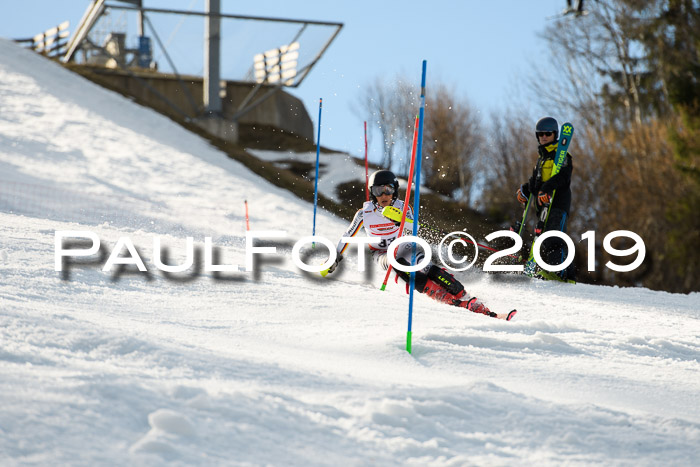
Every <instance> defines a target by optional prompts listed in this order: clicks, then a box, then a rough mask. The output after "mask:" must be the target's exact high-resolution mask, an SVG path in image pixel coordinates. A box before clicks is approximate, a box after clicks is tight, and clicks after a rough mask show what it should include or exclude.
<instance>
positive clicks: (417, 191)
mask: <svg viewBox="0 0 700 467" xmlns="http://www.w3.org/2000/svg"><path fill="white" fill-rule="evenodd" d="M427 67H428V62H427V61H426V60H423V74H422V77H421V81H420V113H419V114H418V119H419V120H420V121H419V123H418V146H417V149H416V183H415V185H414V186H415V188H414V193H415V197H414V198H413V216H414V217H413V236H414V237H417V236H418V221H419V219H418V211H419V209H420V171H421V159H422V153H423V120H424V117H425V71H426V69H427ZM415 264H416V244H415V243H414V244H413V255H412V257H411V266H413V265H415ZM415 286H416V273H415V271H411V280H410V282H409V286H408V332H407V333H406V350H407V351H408V353H411V348H412V337H413V330H412V326H413V289H414V288H415Z"/></svg>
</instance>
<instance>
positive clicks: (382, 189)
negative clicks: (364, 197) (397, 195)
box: [370, 185, 396, 196]
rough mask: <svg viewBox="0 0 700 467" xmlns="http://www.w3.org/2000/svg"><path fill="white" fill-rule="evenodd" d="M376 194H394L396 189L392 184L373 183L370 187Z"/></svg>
mask: <svg viewBox="0 0 700 467" xmlns="http://www.w3.org/2000/svg"><path fill="white" fill-rule="evenodd" d="M370 191H372V194H373V195H374V196H382V195H393V194H394V192H395V191H396V190H395V189H394V187H393V186H392V185H372V187H371V188H370Z"/></svg>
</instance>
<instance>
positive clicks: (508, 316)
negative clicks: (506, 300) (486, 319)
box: [495, 310, 518, 321]
mask: <svg viewBox="0 0 700 467" xmlns="http://www.w3.org/2000/svg"><path fill="white" fill-rule="evenodd" d="M517 312H518V310H510V311H509V312H508V313H496V316H495V318H498V319H504V320H506V321H510V320H511V319H513V316H515V314H516V313H517Z"/></svg>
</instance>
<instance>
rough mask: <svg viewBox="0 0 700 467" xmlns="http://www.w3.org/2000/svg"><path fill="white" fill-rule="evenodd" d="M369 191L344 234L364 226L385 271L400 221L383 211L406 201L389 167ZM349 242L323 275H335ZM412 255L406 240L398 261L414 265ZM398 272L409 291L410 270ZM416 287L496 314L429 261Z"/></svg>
mask: <svg viewBox="0 0 700 467" xmlns="http://www.w3.org/2000/svg"><path fill="white" fill-rule="evenodd" d="M369 190H370V201H365V202H364V204H363V205H362V209H360V210H358V211H357V213H356V214H355V217H354V218H353V220H352V222H351V223H350V226H349V227H348V229H347V230H346V231H345V233H344V234H343V237H354V236H355V235H357V233H358V232H359V231H360V228H362V227H364V229H365V233H366V234H367V236H369V237H372V238H375V239H376V242H374V243H370V244H369V249H370V251H371V252H372V258H373V259H374V261H375V262H376V263H378V264H379V265H380V266H381V267H382V268H383V269H384V270H387V269H388V268H389V258H387V249H388V248H389V245H390V244H391V242H393V241H394V240H396V238H397V237H398V235H399V226H400V224H399V223H398V222H395V221H393V220H391V219H388V218H386V217H384V216H383V215H382V210H383V209H384V208H385V207H387V206H394V207H395V208H397V209H401V210H402V209H403V205H404V203H403V201H401V200H400V199H398V198H399V180H398V179H397V178H396V175H394V173H393V172H391V171H389V170H378V171H376V172H374V173H373V174H372V175H371V176H370V177H369ZM406 217H407V218H408V219H413V211H412V210H411V208H410V207H409V208H408V211H407V213H406ZM349 245H350V244H349V243H345V242H343V241H342V240H341V241H340V242H338V246H337V253H338V257H337V259H336V260H335V263H333V265H332V266H331V267H330V268H328V269H327V270H325V271H322V272H321V275H322V276H325V275H326V274H331V273H333V272H334V271H335V270H336V268H337V267H338V264H339V263H340V262H341V261H342V260H343V253H345V250H347V248H348V246H349ZM412 255H413V247H412V244H411V243H403V244H401V245H400V246H399V247H398V248H397V249H396V262H398V263H400V264H403V265H405V266H410V264H411V257H412ZM423 257H424V255H423V253H422V252H418V253H417V257H416V261H417V262H420V261H421V260H422V259H423ZM394 271H395V272H396V274H397V276H398V277H400V278H401V279H403V280H404V281H405V282H406V290H408V283H409V280H410V273H408V272H403V271H398V270H396V269H394ZM398 277H397V281H398ZM415 290H416V291H417V292H420V293H424V294H427V295H429V296H430V297H431V298H433V299H434V300H437V301H439V302H441V303H447V304H449V305H454V306H458V307H463V308H466V309H468V310H470V311H473V312H475V313H483V314H485V315H488V316H494V317H495V316H496V314H495V313H492V312H491V311H490V310H489V309H488V308H486V307H485V306H484V305H483V304H482V303H481V302H480V301H478V300H477V299H476V297H471V298H469V297H468V296H467V295H466V293H465V291H464V286H463V285H462V284H461V283H460V282H459V281H458V280H457V279H455V277H454V276H453V275H452V274H450V273H449V272H447V271H446V270H445V269H443V268H440V267H438V266H436V265H434V264H432V263H429V264H428V265H427V266H426V267H425V268H423V269H422V270H420V271H416V279H415Z"/></svg>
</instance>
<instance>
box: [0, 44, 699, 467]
mask: <svg viewBox="0 0 700 467" xmlns="http://www.w3.org/2000/svg"><path fill="white" fill-rule="evenodd" d="M246 199H247V200H248V203H249V207H250V224H251V228H252V229H256V230H285V231H286V232H287V240H285V241H283V242H278V243H276V245H277V247H278V249H279V254H278V255H276V256H275V255H266V256H264V257H263V259H262V260H261V261H259V262H258V265H257V266H258V271H259V272H257V273H252V272H245V271H239V272H228V273H223V274H222V275H221V276H219V277H217V276H216V275H214V274H213V273H211V272H205V271H201V272H200V273H199V275H198V276H196V277H189V278H188V277H187V273H178V274H175V276H177V278H172V277H171V278H168V277H165V276H164V274H163V273H161V272H159V271H158V270H156V269H155V267H154V263H153V237H154V236H160V238H161V240H162V241H163V244H165V245H168V246H170V247H171V253H172V262H173V263H177V262H179V261H181V260H182V259H183V258H184V245H185V238H186V237H187V236H192V237H194V241H195V243H196V244H197V245H198V246H199V247H201V246H202V245H203V243H204V237H207V236H208V237H212V238H213V242H214V244H215V245H216V246H217V247H219V248H220V250H221V253H222V255H221V259H220V262H221V263H225V264H238V265H239V266H240V267H241V268H242V267H243V265H244V263H245V237H244V234H245V221H244V208H243V201H244V200H246ZM312 215H313V213H312V206H311V205H309V204H308V203H306V202H302V201H299V200H297V199H296V198H294V197H292V196H290V195H289V193H287V192H285V191H282V190H280V189H278V188H276V187H275V186H273V185H271V184H269V183H268V182H266V181H264V180H262V179H260V178H259V177H257V176H255V175H253V174H251V173H250V172H248V171H247V170H246V169H245V168H244V167H243V166H241V165H240V164H238V163H236V162H235V161H232V160H230V159H228V158H227V157H226V156H225V155H224V154H222V153H220V152H218V151H216V150H215V149H213V148H212V147H211V146H209V145H208V144H207V143H206V142H205V141H203V140H201V139H199V138H198V137H196V136H193V135H191V134H189V133H187V132H186V131H184V130H183V129H181V128H180V127H178V126H177V125H175V124H173V123H172V122H171V121H169V120H168V119H165V118H163V117H162V116H160V115H158V114H156V113H155V112H152V111H150V110H148V109H144V108H142V107H139V106H137V105H134V104H133V103H131V102H130V101H128V100H126V99H124V98H123V97H121V96H118V95H115V94H112V93H110V92H108V91H105V90H103V89H101V88H99V87H97V86H95V85H93V84H91V83H89V82H87V81H85V80H83V79H81V78H79V77H77V76H75V75H73V74H71V73H69V72H67V71H65V70H63V69H62V68H60V67H59V66H57V65H55V64H53V63H51V62H49V61H47V60H45V59H43V58H40V57H38V56H35V55H33V54H31V53H29V52H27V51H24V50H22V49H19V48H18V47H17V46H15V45H14V44H11V43H9V42H7V41H5V40H0V277H1V278H2V279H1V280H0V375H1V377H0V400H1V401H2V402H3V403H2V408H1V409H0V462H1V463H2V464H3V465H17V464H42V465H47V464H49V465H60V464H84V465H95V464H118V465H132V464H136V465H162V464H163V463H172V464H181V465H193V464H194V465H198V464H199V465H218V464H227V465H262V464H271V465H290V464H291V465H365V464H378V465H407V464H408V465H534V464H537V465H560V464H573V465H579V464H605V465H619V464H624V465H632V464H634V465H660V464H664V465H697V460H698V458H700V337H699V336H700V294H697V293H696V294H691V295H673V294H667V293H663V292H653V291H649V290H646V289H620V288H612V287H596V286H587V285H576V286H569V285H565V284H550V283H540V282H537V283H532V282H529V281H523V280H517V279H510V280H506V279H499V278H497V277H494V276H486V275H483V274H479V273H476V272H475V273H471V274H462V275H460V276H459V277H460V278H461V279H463V280H464V282H465V284H466V286H467V289H468V291H469V292H470V293H472V294H474V295H477V296H479V297H481V298H483V300H484V301H485V302H486V303H487V304H488V305H489V306H490V307H491V308H492V309H495V310H499V311H501V310H507V309H510V308H518V309H519V310H521V311H520V313H519V314H518V316H517V317H516V319H515V320H514V321H511V322H503V321H499V320H494V319H490V318H487V317H484V316H482V315H475V314H471V313H465V312H463V311H457V310H455V309H452V308H450V307H447V306H444V305H439V304H436V303H435V302H433V301H431V300H429V299H427V298H425V297H423V296H417V297H416V303H415V310H414V322H413V329H414V352H413V354H412V355H410V354H408V353H406V352H405V351H404V350H403V347H404V342H405V332H406V318H407V303H408V300H407V296H406V295H405V294H404V293H403V292H402V290H401V288H400V287H398V286H396V285H394V284H393V283H392V285H391V286H390V287H389V290H388V291H387V292H380V291H379V290H378V284H379V283H380V282H381V278H382V276H383V274H381V272H380V271H376V270H372V271H370V272H369V273H367V274H364V273H359V272H356V270H355V266H356V262H355V261H354V260H353V259H349V260H347V261H345V262H344V263H343V268H344V269H343V271H342V273H339V274H334V275H333V276H331V277H329V278H327V280H322V279H320V278H317V277H315V276H313V275H308V274H305V273H302V272H301V271H300V270H298V269H297V268H296V267H295V266H294V265H293V264H292V262H291V259H290V257H291V256H290V250H291V244H292V243H293V242H294V241H296V240H297V239H299V238H301V237H303V236H306V235H309V234H310V225H311V221H312ZM345 227H346V225H345V222H344V221H341V220H339V219H337V218H335V217H333V216H331V215H328V214H325V213H320V214H319V218H318V219H317V232H319V233H320V235H323V236H325V237H327V238H329V239H330V240H331V241H333V242H335V241H336V239H337V238H338V237H339V236H340V235H341V233H342V232H343V230H344V229H345ZM57 230H89V231H92V232H94V233H96V234H97V235H98V236H99V238H100V240H101V241H102V243H103V245H104V246H105V247H106V248H107V250H108V251H109V250H111V249H112V248H113V247H114V245H115V244H116V242H117V240H118V239H119V238H120V237H129V238H130V239H131V240H132V241H133V242H134V244H135V245H136V247H137V248H138V250H139V252H140V254H141V255H142V257H143V258H144V261H145V263H146V266H147V267H148V268H149V272H148V274H145V273H138V272H135V271H134V270H133V269H130V270H128V271H126V272H124V273H123V274H121V275H117V276H116V277H115V276H113V275H111V274H109V273H106V272H102V270H101V264H88V265H82V266H79V267H74V268H72V269H71V270H70V275H69V277H68V279H66V280H64V279H62V276H61V273H59V272H56V271H54V235H55V232H56V231H57Z"/></svg>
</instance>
